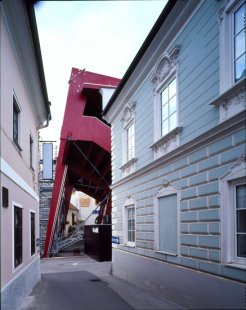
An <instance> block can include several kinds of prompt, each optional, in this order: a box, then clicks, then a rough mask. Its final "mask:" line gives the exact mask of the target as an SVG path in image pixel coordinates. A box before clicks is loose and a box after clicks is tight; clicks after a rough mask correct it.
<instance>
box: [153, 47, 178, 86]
mask: <svg viewBox="0 0 246 310" xmlns="http://www.w3.org/2000/svg"><path fill="white" fill-rule="evenodd" d="M179 51H180V45H175V46H174V47H173V48H172V49H170V50H169V52H164V53H163V54H162V55H161V56H160V57H159V59H158V60H157V63H156V65H155V68H154V73H153V76H152V82H153V84H154V88H153V89H154V91H156V90H157V91H158V90H159V89H160V87H162V86H163V83H165V81H166V80H167V79H169V78H170V76H172V75H173V73H174V72H176V71H177V68H178V60H177V58H178V54H179Z"/></svg>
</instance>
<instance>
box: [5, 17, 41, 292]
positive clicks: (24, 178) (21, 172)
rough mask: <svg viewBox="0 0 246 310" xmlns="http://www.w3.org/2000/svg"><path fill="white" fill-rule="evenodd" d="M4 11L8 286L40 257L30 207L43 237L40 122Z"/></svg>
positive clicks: (37, 271)
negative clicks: (19, 218)
mask: <svg viewBox="0 0 246 310" xmlns="http://www.w3.org/2000/svg"><path fill="white" fill-rule="evenodd" d="M0 14H1V15H0V23H1V27H0V38H1V53H0V69H1V70H0V74H1V76H0V81H1V83H0V104H1V105H0V118H1V119H0V123H1V129H0V141H1V142H0V143H1V144H0V160H1V165H0V167H1V171H0V185H1V190H2V186H4V187H6V188H8V190H9V207H8V208H3V207H2V205H1V206H0V212H1V223H0V224H1V228H0V229H1V281H0V282H1V288H5V287H6V286H9V285H11V283H14V282H15V281H16V279H18V277H19V276H20V275H21V274H22V273H23V272H24V271H25V272H27V271H28V269H29V267H30V266H31V265H32V263H33V261H34V260H37V259H38V260H39V249H38V248H36V253H35V254H34V255H33V256H32V257H31V256H30V210H32V211H34V212H35V213H36V216H35V218H36V225H35V228H36V239H38V238H39V201H38V200H39V199H38V132H37V127H38V123H37V120H36V119H35V116H34V113H33V110H32V104H31V102H30V98H29V94H28V90H27V87H26V85H25V84H24V80H23V77H22V73H21V70H20V66H19V64H18V62H17V58H16V55H15V52H14V49H13V45H12V42H11V39H10V37H9V34H8V30H7V26H6V24H5V20H4V17H3V15H2V12H1V13H0ZM13 91H14V92H15V94H16V96H17V99H18V102H19V104H20V106H21V124H20V126H21V130H20V135H21V136H20V146H21V148H22V149H23V151H22V152H21V153H19V152H18V151H17V149H16V147H15V146H14V144H13ZM30 133H31V134H32V137H33V140H34V154H33V158H34V160H35V162H34V163H33V166H34V170H35V172H34V171H33V170H32V169H31V168H30V150H29V137H30ZM3 162H5V163H6V164H7V165H8V167H10V170H11V173H7V172H6V169H5V170H4V173H3V171H2V169H3ZM5 168H6V165H5ZM7 170H8V169H7ZM10 170H9V171H10ZM13 202H15V203H17V204H18V205H21V206H22V207H23V263H22V264H21V265H20V266H18V268H16V269H14V267H13V266H14V265H13V237H14V236H13ZM37 266H39V264H38V265H37ZM38 268H39V267H38ZM36 274H38V275H40V270H39V269H38V270H36ZM30 285H31V283H30Z"/></svg>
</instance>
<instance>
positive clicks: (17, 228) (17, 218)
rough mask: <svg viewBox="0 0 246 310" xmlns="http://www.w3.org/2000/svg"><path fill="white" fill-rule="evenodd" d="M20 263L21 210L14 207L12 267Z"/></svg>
mask: <svg viewBox="0 0 246 310" xmlns="http://www.w3.org/2000/svg"><path fill="white" fill-rule="evenodd" d="M21 263H22V208H20V207H17V206H14V267H15V268H16V267H18V266H19V265H20V264H21Z"/></svg>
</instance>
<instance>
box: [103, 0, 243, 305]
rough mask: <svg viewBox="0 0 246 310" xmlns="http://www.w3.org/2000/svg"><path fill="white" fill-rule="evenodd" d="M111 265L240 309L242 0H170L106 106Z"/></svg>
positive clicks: (144, 280) (170, 292)
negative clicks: (109, 142) (109, 143)
mask: <svg viewBox="0 0 246 310" xmlns="http://www.w3.org/2000/svg"><path fill="white" fill-rule="evenodd" d="M104 117H105V119H106V120H107V121H108V122H109V123H110V124H111V128H112V186H111V188H112V227H113V237H114V238H113V240H114V241H118V242H116V243H114V244H113V273H114V274H115V275H117V276H119V277H122V278H124V279H126V280H128V281H131V282H134V283H136V284H139V285H143V286H146V287H149V288H151V289H154V290H156V291H158V292H160V293H161V294H163V295H164V296H165V297H167V298H170V299H173V300H175V301H179V302H180V303H181V304H183V305H184V306H186V307H189V308H244V307H245V295H244V290H245V280H246V195H245V192H246V185H245V184H246V178H245V171H246V170H245V168H246V165H245V1H240V0H239V1H233V0H219V1H218V0H209V1H182V0H178V1H169V2H168V3H167V5H166V7H165V8H164V10H163V12H162V13H161V15H160V17H159V19H158V20H157V22H156V23H155V25H154V26H153V28H152V30H151V32H150V34H149V36H148V37H147V38H146V40H145V42H144V43H143V45H142V47H141V48H140V50H139V52H138V54H137V55H136V57H135V59H134V60H133V62H132V64H131V65H130V67H129V68H128V70H127V71H126V73H125V75H124V77H123V79H122V82H121V84H120V85H119V87H118V89H117V90H116V91H115V93H114V94H113V96H112V98H111V100H110V101H109V103H108V105H107V106H106V108H105V110H104Z"/></svg>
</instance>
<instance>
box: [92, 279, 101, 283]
mask: <svg viewBox="0 0 246 310" xmlns="http://www.w3.org/2000/svg"><path fill="white" fill-rule="evenodd" d="M90 281H91V282H102V280H101V279H90Z"/></svg>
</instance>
